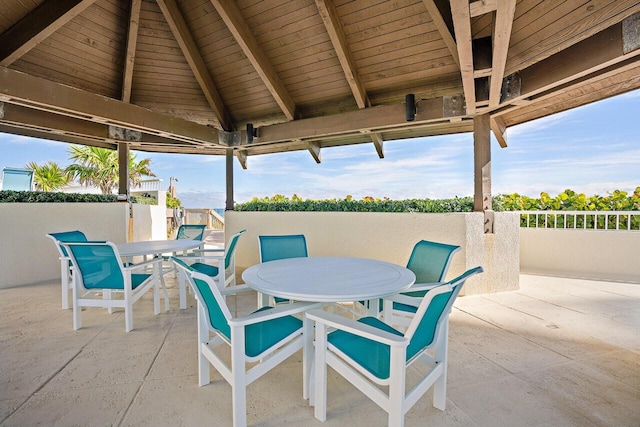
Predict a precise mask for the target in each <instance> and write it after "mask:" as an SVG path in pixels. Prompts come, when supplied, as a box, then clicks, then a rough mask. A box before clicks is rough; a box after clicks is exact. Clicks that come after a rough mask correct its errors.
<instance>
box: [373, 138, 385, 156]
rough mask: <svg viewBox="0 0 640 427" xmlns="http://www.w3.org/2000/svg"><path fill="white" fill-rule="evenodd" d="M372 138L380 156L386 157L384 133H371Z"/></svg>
mask: <svg viewBox="0 0 640 427" xmlns="http://www.w3.org/2000/svg"><path fill="white" fill-rule="evenodd" d="M371 140H372V141H373V145H374V146H375V147H376V152H377V153H378V157H380V158H381V159H384V140H383V139H382V134H381V133H378V132H373V133H371Z"/></svg>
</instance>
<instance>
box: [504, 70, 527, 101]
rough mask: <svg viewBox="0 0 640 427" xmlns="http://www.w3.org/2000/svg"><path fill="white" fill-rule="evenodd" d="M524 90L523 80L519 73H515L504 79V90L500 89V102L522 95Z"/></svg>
mask: <svg viewBox="0 0 640 427" xmlns="http://www.w3.org/2000/svg"><path fill="white" fill-rule="evenodd" d="M521 90H522V80H521V79H520V74H519V73H513V74H511V75H509V76H507V77H505V78H503V79H502V90H501V91H500V103H503V102H505V101H509V100H510V99H513V98H517V97H519V96H520V92H521Z"/></svg>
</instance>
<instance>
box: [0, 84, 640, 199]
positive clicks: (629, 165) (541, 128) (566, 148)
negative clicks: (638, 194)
mask: <svg viewBox="0 0 640 427" xmlns="http://www.w3.org/2000/svg"><path fill="white" fill-rule="evenodd" d="M507 135H508V139H509V147H508V148H506V149H503V148H500V147H499V145H498V144H497V142H495V141H493V142H492V186H493V187H492V189H493V194H508V193H516V192H517V193H520V194H523V195H528V196H532V197H537V196H539V195H540V192H542V191H544V192H547V193H549V194H551V195H556V194H558V193H560V192H562V191H563V190H564V189H567V188H570V189H572V190H574V191H577V192H582V193H585V194H587V195H588V196H590V195H594V194H600V195H605V194H607V193H608V192H612V191H613V190H625V191H628V192H632V191H633V190H634V189H635V188H636V187H637V186H640V90H636V91H634V92H631V93H628V94H625V95H620V96H617V97H614V98H610V99H607V100H604V101H600V102H597V103H593V104H590V105H587V106H584V107H580V108H577V109H573V110H570V111H566V112H563V113H560V114H556V115H554V116H550V117H546V118H542V119H539V120H536V121H533V122H529V123H525V124H522V125H519V126H514V127H511V128H509V130H508V133H507ZM68 148H69V144H66V143H62V142H57V141H46V140H40V139H34V138H27V137H21V136H16V135H10V134H2V133H0V168H1V167H5V166H11V167H21V166H24V165H25V164H27V163H28V162H30V161H35V162H36V163H39V164H42V163H44V162H46V161H49V160H51V161H55V162H58V164H60V165H61V166H66V165H68V164H69V163H70V162H69V160H68V154H67V150H68ZM384 151H385V158H384V159H379V158H378V155H377V153H376V150H375V148H374V146H373V144H363V145H357V146H346V147H336V148H327V149H323V150H322V163H321V164H316V163H315V161H314V160H313V158H312V157H311V155H310V154H309V153H308V152H307V151H300V152H291V153H279V154H271V155H263V156H255V157H249V159H248V169H247V170H243V169H242V168H241V167H240V165H239V163H238V162H237V161H236V162H235V163H234V186H235V200H236V202H243V201H247V200H250V199H251V198H253V197H264V196H273V195H274V194H282V195H285V196H289V197H290V196H292V195H293V194H297V195H298V196H300V197H302V198H310V199H324V198H344V197H345V196H346V195H352V196H353V197H354V198H356V199H360V198H362V197H365V196H372V197H380V198H382V197H389V198H391V199H406V198H450V197H454V196H470V195H472V194H473V135H472V134H471V133H468V134H461V135H448V136H441V137H429V138H416V139H411V140H401V141H387V142H385V144H384ZM134 153H135V154H136V155H137V156H138V159H141V158H146V157H148V158H150V159H151V167H152V170H153V171H154V172H155V173H156V175H157V177H158V178H160V179H162V180H163V184H164V185H165V186H166V187H168V185H169V177H176V178H178V183H177V190H178V198H180V199H181V201H182V204H183V206H185V207H187V208H202V207H208V208H220V207H224V204H225V160H224V157H221V156H199V155H185V154H156V153H144V152H134Z"/></svg>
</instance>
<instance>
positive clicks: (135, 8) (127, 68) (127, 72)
mask: <svg viewBox="0 0 640 427" xmlns="http://www.w3.org/2000/svg"><path fill="white" fill-rule="evenodd" d="M141 5H142V0H131V9H130V11H129V28H128V30H127V49H126V52H125V56H124V72H123V76H122V101H123V102H131V84H132V82H133V66H134V65H135V58H136V45H137V43H138V26H139V24H140V6H141Z"/></svg>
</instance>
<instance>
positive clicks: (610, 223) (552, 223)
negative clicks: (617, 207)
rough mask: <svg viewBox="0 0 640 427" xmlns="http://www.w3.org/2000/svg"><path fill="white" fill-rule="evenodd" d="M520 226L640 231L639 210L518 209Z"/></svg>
mask: <svg viewBox="0 0 640 427" xmlns="http://www.w3.org/2000/svg"><path fill="white" fill-rule="evenodd" d="M520 227H523V228H545V229H576V230H611V231H640V211H520Z"/></svg>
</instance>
